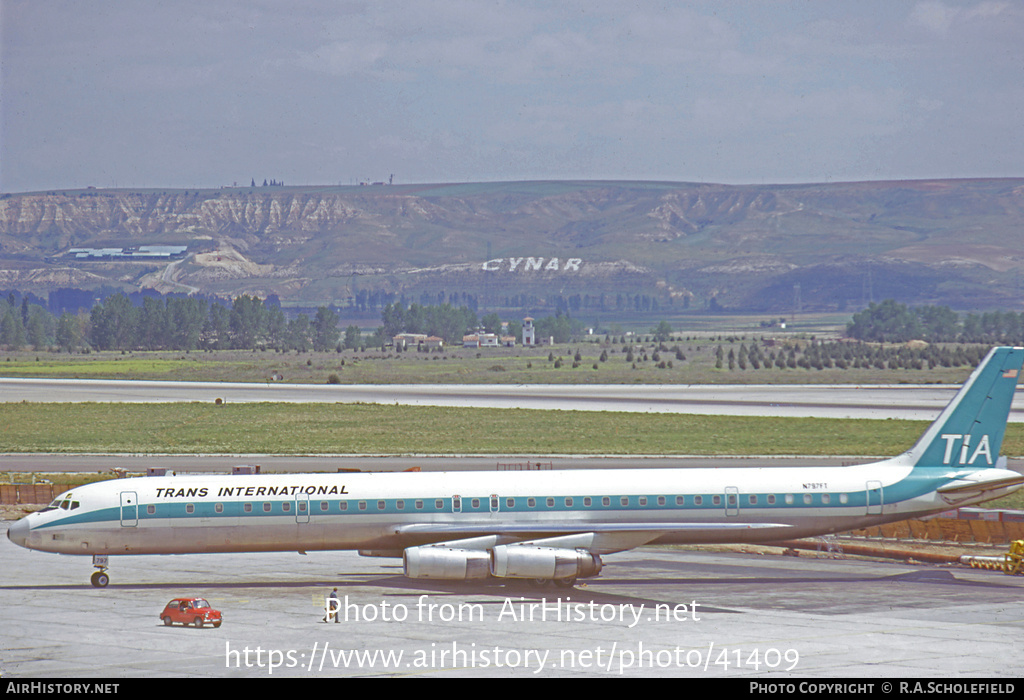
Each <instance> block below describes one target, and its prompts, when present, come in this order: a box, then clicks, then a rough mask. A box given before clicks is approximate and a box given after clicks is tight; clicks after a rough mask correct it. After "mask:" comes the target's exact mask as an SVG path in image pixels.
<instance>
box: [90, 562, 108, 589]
mask: <svg viewBox="0 0 1024 700" xmlns="http://www.w3.org/2000/svg"><path fill="white" fill-rule="evenodd" d="M92 565H93V566H94V567H96V568H97V569H99V571H95V572H93V575H92V577H91V578H90V579H89V581H90V582H91V583H92V585H93V586H95V587H96V588H106V587H107V584H108V583H110V576H108V575H107V557H106V555H105V554H93V555H92Z"/></svg>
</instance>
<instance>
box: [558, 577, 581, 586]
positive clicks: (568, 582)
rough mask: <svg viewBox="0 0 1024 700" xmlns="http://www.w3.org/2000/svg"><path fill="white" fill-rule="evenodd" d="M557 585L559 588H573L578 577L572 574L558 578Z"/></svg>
mask: <svg viewBox="0 0 1024 700" xmlns="http://www.w3.org/2000/svg"><path fill="white" fill-rule="evenodd" d="M555 585H556V586H558V587H559V588H572V587H573V586H575V585H576V579H575V578H573V577H572V576H570V577H569V578H556V579H555Z"/></svg>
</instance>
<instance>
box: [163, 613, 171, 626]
mask: <svg viewBox="0 0 1024 700" xmlns="http://www.w3.org/2000/svg"><path fill="white" fill-rule="evenodd" d="M164 625H165V626H167V627H170V626H171V616H170V615H164Z"/></svg>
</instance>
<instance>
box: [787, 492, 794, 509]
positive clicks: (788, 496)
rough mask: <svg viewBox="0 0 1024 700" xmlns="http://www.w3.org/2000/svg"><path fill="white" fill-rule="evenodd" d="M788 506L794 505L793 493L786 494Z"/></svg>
mask: <svg viewBox="0 0 1024 700" xmlns="http://www.w3.org/2000/svg"><path fill="white" fill-rule="evenodd" d="M786 505H787V506H791V505H793V494H791V493H787V494H786Z"/></svg>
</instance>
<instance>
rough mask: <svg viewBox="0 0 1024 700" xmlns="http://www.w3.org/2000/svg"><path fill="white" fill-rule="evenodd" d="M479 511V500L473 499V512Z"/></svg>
mask: <svg viewBox="0 0 1024 700" xmlns="http://www.w3.org/2000/svg"><path fill="white" fill-rule="evenodd" d="M479 509H480V499H479V498H474V499H473V510H479Z"/></svg>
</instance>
